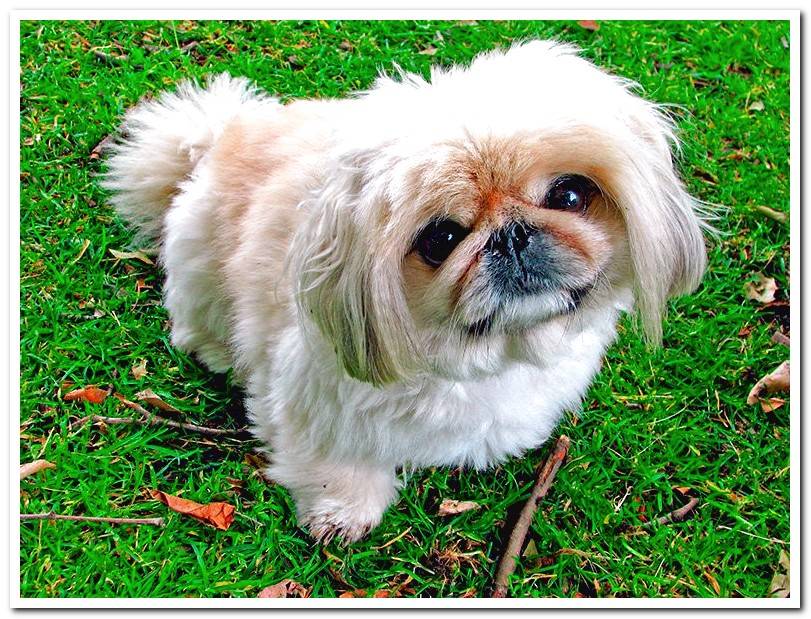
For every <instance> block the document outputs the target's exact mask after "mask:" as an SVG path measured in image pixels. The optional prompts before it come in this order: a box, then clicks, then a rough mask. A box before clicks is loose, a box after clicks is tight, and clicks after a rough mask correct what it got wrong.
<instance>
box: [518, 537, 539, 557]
mask: <svg viewBox="0 0 811 619" xmlns="http://www.w3.org/2000/svg"><path fill="white" fill-rule="evenodd" d="M521 554H522V555H523V556H525V557H534V556H535V555H537V554H538V547H537V546H536V545H535V540H534V539H531V540H529V543H528V544H527V547H526V548H524V552H522V553H521Z"/></svg>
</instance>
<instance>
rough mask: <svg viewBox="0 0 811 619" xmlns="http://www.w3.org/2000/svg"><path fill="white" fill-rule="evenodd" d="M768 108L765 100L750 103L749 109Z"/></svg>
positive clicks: (756, 110) (754, 110) (760, 109)
mask: <svg viewBox="0 0 811 619" xmlns="http://www.w3.org/2000/svg"><path fill="white" fill-rule="evenodd" d="M765 109H766V106H765V105H763V101H752V103H750V104H749V111H750V112H762V111H763V110H765Z"/></svg>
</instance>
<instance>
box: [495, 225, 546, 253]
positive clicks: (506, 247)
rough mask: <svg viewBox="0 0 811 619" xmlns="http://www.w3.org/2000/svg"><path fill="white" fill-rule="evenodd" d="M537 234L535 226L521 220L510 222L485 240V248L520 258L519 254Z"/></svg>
mask: <svg viewBox="0 0 811 619" xmlns="http://www.w3.org/2000/svg"><path fill="white" fill-rule="evenodd" d="M537 234H538V229H537V228H533V227H532V226H529V225H527V224H524V223H521V222H512V223H509V224H507V225H506V226H504V227H503V228H499V229H498V230H496V231H495V232H493V234H492V235H491V236H490V239H489V240H488V242H487V249H488V250H489V251H490V252H492V253H496V254H500V255H501V256H503V257H505V258H516V259H519V260H520V255H521V254H522V253H523V252H524V250H525V249H526V248H527V246H529V244H530V243H531V242H532V241H533V239H534V237H535V236H536V235H537Z"/></svg>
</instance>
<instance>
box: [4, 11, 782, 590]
mask: <svg viewBox="0 0 811 619" xmlns="http://www.w3.org/2000/svg"><path fill="white" fill-rule="evenodd" d="M599 26H600V27H599V29H598V30H596V31H595V30H590V29H586V28H584V27H582V26H580V25H578V24H577V23H575V22H535V21H500V22H485V21H482V22H478V23H475V22H453V21H447V22H412V21H409V22H406V21H393V22H363V21H345V22H323V21H320V22H275V23H274V22H196V23H195V22H188V21H184V22H52V21H48V22H44V21H43V22H24V23H23V24H22V25H21V32H20V39H21V50H20V53H21V74H20V81H21V88H22V95H21V107H20V109H21V119H20V123H21V125H20V127H21V136H20V140H21V143H20V149H21V178H20V184H21V211H20V218H21V221H20V227H21V239H20V288H21V289H20V304H21V324H20V328H21V341H20V347H21V368H20V379H21V391H20V407H21V418H20V433H21V440H20V455H21V460H22V461H23V462H27V461H30V460H34V459H37V458H44V459H47V460H49V461H50V462H53V463H55V464H56V468H55V469H51V470H46V471H42V472H40V473H38V474H36V475H34V476H31V477H28V478H26V479H25V480H22V481H21V482H20V483H21V493H20V510H21V512H25V513H35V512H47V511H51V510H53V511H54V512H55V513H58V514H76V515H90V516H124V517H148V516H164V518H165V519H166V525H165V526H164V527H162V528H158V527H153V526H148V525H141V526H132V525H110V524H89V523H86V522H64V521H60V522H48V521H38V522H24V523H21V526H20V550H21V553H20V554H21V556H20V571H21V581H20V593H21V596H23V597H45V596H48V597H50V596H55V597H107V596H120V597H152V596H155V597H159V596H160V597H183V596H192V597H197V596H204V597H209V596H223V597H255V596H257V595H258V593H259V591H260V590H262V589H263V588H264V587H266V586H268V585H271V584H274V583H277V582H279V581H281V580H283V579H285V578H292V579H294V580H295V581H297V582H299V583H301V584H302V585H303V586H304V587H306V588H307V589H308V590H310V594H311V595H312V596H335V595H339V594H341V593H344V592H346V591H357V590H364V591H365V592H366V594H368V595H372V594H373V592H375V591H378V590H386V591H388V592H390V594H391V595H402V596H418V597H429V596H430V597H434V596H462V595H466V596H481V595H486V594H487V592H488V591H489V589H490V586H491V584H492V580H493V575H494V572H495V569H496V565H497V561H498V558H499V556H500V554H501V549H502V546H503V544H504V541H505V538H506V536H508V535H509V528H510V526H511V523H512V522H513V520H514V517H515V514H516V511H517V510H518V509H520V507H521V505H522V504H523V502H524V500H525V499H526V497H527V496H528V494H529V490H530V488H531V486H532V482H533V479H534V476H535V468H536V467H537V466H538V464H539V463H540V462H541V460H542V459H543V457H544V454H545V453H546V448H541V449H539V450H536V451H534V452H531V453H529V454H528V455H527V457H525V458H524V459H521V460H515V461H510V462H508V463H506V464H505V465H503V466H500V467H498V468H496V469H494V470H492V471H488V472H486V473H475V472H472V471H467V470H443V469H437V470H427V471H422V472H419V473H417V474H414V475H412V476H411V477H410V479H409V480H408V483H407V487H406V490H405V491H404V492H403V494H402V497H401V498H400V500H399V502H398V503H397V504H396V505H395V506H393V507H392V508H390V510H389V511H388V512H387V514H386V516H385V518H384V520H383V523H382V524H381V526H380V527H379V528H377V529H376V530H375V531H374V532H373V533H372V535H371V536H370V537H369V538H368V539H366V540H363V541H361V542H359V543H356V544H353V545H351V546H349V547H342V546H340V545H338V544H336V543H333V544H330V545H329V546H327V547H320V546H317V545H315V544H314V543H313V542H312V541H311V540H310V539H309V538H308V536H307V535H306V533H305V532H304V531H302V530H301V529H299V528H298V527H297V525H296V520H295V516H294V511H293V504H292V502H291V500H290V497H289V496H288V493H287V492H286V491H285V490H284V489H283V488H281V487H279V486H274V485H269V484H268V483H266V482H265V481H263V479H262V478H261V476H260V475H259V474H258V472H257V470H256V468H255V459H254V458H252V457H251V453H252V448H253V447H254V445H253V444H252V443H250V442H245V441H240V440H233V439H229V438H224V437H208V436H204V435H200V434H198V433H194V432H186V431H184V430H181V429H177V428H168V427H142V426H138V425H99V424H92V423H83V424H78V425H76V424H74V425H71V422H76V420H78V419H79V418H81V417H83V416H85V415H88V414H91V413H98V414H101V415H108V416H114V417H120V416H125V415H129V414H132V411H130V410H128V409H127V408H125V407H124V406H122V404H121V402H119V401H118V400H117V399H115V398H112V397H110V398H107V400H105V401H104V402H103V403H102V404H90V403H83V402H66V401H64V399H63V395H64V394H65V393H66V392H67V391H69V390H70V389H72V388H75V387H79V386H83V385H88V384H95V385H99V386H108V385H111V386H113V387H114V389H115V390H116V391H118V392H120V393H121V394H123V395H124V396H126V397H127V398H129V399H134V398H135V394H136V393H137V392H139V391H142V390H144V389H151V390H152V391H154V392H155V393H157V394H158V395H159V396H160V397H162V398H163V399H164V400H165V401H166V402H169V403H170V404H172V405H174V406H175V407H176V408H177V409H179V410H180V411H182V413H181V414H179V415H178V414H175V415H176V416H177V417H178V418H179V419H182V420H185V421H189V422H192V423H196V424H203V425H211V426H218V425H219V426H225V427H229V428H239V427H241V426H242V425H243V424H244V417H243V416H242V415H243V413H242V408H241V393H240V391H239V390H238V389H237V388H236V387H235V386H233V385H232V384H231V382H230V380H229V378H228V377H222V376H215V375H212V374H210V373H209V372H207V371H206V370H204V369H203V368H202V367H201V366H200V365H199V364H198V363H197V362H195V360H194V359H192V358H190V357H188V356H186V355H184V354H181V353H179V352H178V351H176V350H174V349H173V348H172V347H171V346H170V344H169V338H168V328H167V320H168V316H167V313H166V312H165V310H164V309H163V308H162V307H161V304H160V290H161V283H162V274H161V272H160V270H159V269H158V268H157V267H155V266H154V265H151V264H148V263H147V262H145V261H144V259H143V256H142V257H141V258H140V259H139V257H138V256H136V257H131V258H126V257H125V258H120V257H116V256H114V255H113V254H112V253H111V250H115V251H129V250H132V249H134V248H133V246H132V245H131V241H130V238H131V236H130V233H129V232H128V231H127V229H125V227H124V226H123V225H122V223H121V222H120V221H119V220H118V219H117V218H116V217H115V214H114V213H113V211H112V210H111V208H110V207H109V206H108V205H107V201H106V196H105V194H104V192H103V191H101V190H100V189H99V187H98V183H97V178H96V175H97V174H98V172H100V171H101V169H102V162H101V160H100V159H99V158H98V157H97V156H96V155H95V154H93V150H94V147H95V146H96V145H97V144H98V143H99V142H100V141H101V140H102V139H103V138H104V137H105V136H107V135H108V134H109V133H110V132H111V131H113V130H114V128H115V127H116V125H117V122H118V118H119V117H120V115H121V114H122V113H123V112H124V111H125V110H126V109H127V108H128V107H130V106H131V105H133V104H134V103H135V102H136V101H137V100H138V99H139V97H141V96H142V95H144V94H146V93H154V92H155V91H157V90H160V89H163V88H167V87H171V86H172V85H174V84H175V83H177V82H178V81H179V80H180V79H182V78H185V77H189V76H203V75H206V74H209V73H216V72H220V71H225V70H227V71H229V72H231V73H232V74H235V75H245V76H248V77H250V78H251V79H253V80H255V81H256V82H257V83H258V84H259V85H260V86H262V87H263V88H265V89H267V90H268V91H270V92H273V93H276V94H278V95H280V96H283V97H284V98H294V97H312V96H321V97H333V96H341V95H343V94H345V93H348V92H350V91H352V90H354V89H359V88H364V87H366V86H368V85H369V84H370V82H371V81H372V80H373V79H374V77H375V75H376V74H377V72H378V70H379V69H381V68H382V69H391V68H392V66H393V64H394V63H398V64H399V65H401V66H402V67H404V68H405V69H407V70H412V71H418V72H425V71H427V69H428V67H429V66H430V65H431V64H432V63H442V64H445V63H451V62H464V61H468V60H469V59H471V58H472V57H473V56H474V55H475V54H476V53H477V52H479V51H481V50H486V49H490V48H492V47H494V46H499V45H507V44H509V43H510V42H511V41H513V40H516V39H520V38H526V37H542V38H548V37H556V38H560V39H563V40H566V41H571V42H574V43H577V44H579V45H580V46H582V47H583V48H584V54H585V55H586V56H587V57H589V58H591V59H594V60H595V61H597V62H598V63H599V64H601V65H603V66H605V67H607V68H608V69H610V70H612V71H614V72H617V73H620V74H622V75H624V76H627V77H629V78H631V79H634V80H636V81H638V82H639V83H640V84H641V85H642V87H643V88H644V90H645V93H646V96H648V97H649V98H651V99H653V100H655V101H659V102H667V103H672V104H676V105H677V106H678V107H676V108H674V112H675V113H676V114H677V115H678V117H679V119H680V125H681V128H682V137H683V140H684V147H683V153H682V156H681V160H680V168H681V170H682V173H683V176H684V178H685V181H686V183H687V185H688V186H689V187H690V189H691V190H692V191H693V192H694V194H695V195H697V196H698V197H700V198H701V199H703V200H706V201H709V202H712V203H717V204H721V205H724V206H725V207H726V210H723V211H721V215H720V218H719V220H718V221H717V222H716V226H717V227H718V228H719V229H720V231H721V232H722V235H721V236H719V237H718V238H716V239H714V240H712V241H711V242H710V249H709V256H710V259H709V264H710V266H709V271H708V273H707V275H706V278H705V280H704V282H703V285H702V286H701V288H700V289H699V290H698V291H697V292H696V293H695V294H694V295H692V296H689V297H686V298H682V299H679V300H677V301H676V302H674V303H673V304H672V305H671V308H670V312H669V315H668V318H667V320H666V322H665V325H664V343H663V346H662V348H661V349H658V350H656V351H653V352H651V351H648V350H646V348H645V345H644V343H643V342H642V341H641V337H640V335H639V333H638V332H637V331H636V330H635V329H634V328H633V324H632V321H631V320H626V321H625V322H623V324H622V325H621V337H620V340H619V342H618V343H617V344H616V345H615V346H614V347H613V348H612V349H611V351H610V353H609V355H608V358H607V360H606V363H605V364H604V367H603V369H602V371H601V373H600V374H599V376H598V378H597V380H596V383H595V384H594V386H593V388H592V389H591V391H590V392H589V394H588V397H587V398H586V400H585V403H584V405H583V410H582V411H579V412H572V413H571V414H569V415H567V417H566V421H565V423H564V424H563V425H562V426H561V428H560V432H561V433H565V434H567V435H568V436H569V437H570V438H571V440H572V448H571V452H570V458H569V460H568V462H567V463H566V464H565V466H564V467H563V469H562V470H561V471H560V473H559V475H558V478H557V480H556V481H555V483H554V485H553V488H552V490H551V492H550V494H549V495H548V497H547V498H546V499H545V501H544V502H543V503H542V505H541V507H540V509H539V511H538V513H537V515H536V517H535V520H534V523H533V526H532V528H531V531H530V542H529V544H528V547H527V550H526V551H525V553H524V556H522V558H521V561H520V565H519V567H518V569H517V570H516V573H515V576H514V578H513V581H512V583H511V589H510V594H511V595H514V596H550V597H558V596H560V597H572V596H588V597H612V596H617V597H627V596H641V597H648V596H681V597H686V596H699V597H703V596H755V597H762V596H767V595H768V592H769V584H770V581H771V580H772V577H773V575H774V574H775V572H776V571H780V570H781V568H780V567H779V557H780V553H781V550H785V551H786V552H788V542H789V540H790V536H789V505H790V501H789V434H790V431H789V430H790V425H789V403H788V402H786V404H785V405H783V406H782V407H780V408H778V409H776V410H774V411H772V412H765V411H764V410H763V409H762V408H761V407H760V406H758V405H754V406H750V405H747V404H746V396H747V394H748V392H749V390H750V388H751V387H752V385H753V384H754V383H755V381H756V380H757V379H758V378H759V377H761V376H762V375H764V374H766V373H768V372H770V371H771V370H772V369H774V368H775V367H776V366H777V365H778V364H779V363H780V362H781V361H783V360H784V359H786V358H788V352H789V351H788V348H786V347H785V346H783V345H781V344H778V343H774V342H773V341H772V335H773V334H774V333H775V331H778V330H781V329H782V331H783V333H785V334H788V328H789V325H788V307H789V306H788V303H789V296H790V293H789V270H788V262H789V227H788V224H787V223H783V222H780V221H778V220H776V219H774V218H772V217H768V216H766V215H764V214H763V213H762V212H760V211H758V210H756V209H755V207H757V206H768V207H770V208H772V209H775V210H776V211H780V212H784V213H787V212H788V210H789V157H788V150H789V53H790V50H789V44H790V43H791V44H792V45H794V44H798V42H796V41H791V42H789V24H788V22H752V21H750V22H666V21H657V22H631V21H625V22H619V21H617V22H602V23H600V24H599ZM147 260H148V255H147ZM755 274H763V275H764V276H765V277H767V278H772V279H773V280H774V281H775V283H776V285H777V293H776V300H775V301H774V302H772V303H766V304H764V303H761V302H758V301H754V300H750V299H748V298H747V296H746V293H745V285H746V284H747V282H751V281H753V279H754V277H755ZM144 362H145V364H146V365H145V369H146V374H145V375H143V376H140V372H137V371H136V372H133V368H134V367H138V366H141V367H143V364H144ZM136 376H140V378H137V377H136ZM71 385H73V386H72V387H71ZM147 489H160V490H163V491H165V492H167V493H171V494H175V495H182V496H183V497H185V498H188V499H193V500H196V501H199V502H201V503H207V502H210V501H225V502H228V503H231V504H233V505H235V506H236V508H237V515H236V519H235V521H234V524H233V525H232V526H231V528H230V529H229V530H227V531H219V530H217V529H214V528H211V527H207V526H205V525H202V524H200V523H198V522H197V521H195V520H193V519H191V518H188V517H185V516H181V515H178V514H175V513H173V512H171V511H169V510H168V509H167V508H166V507H165V506H164V505H162V504H161V503H158V502H157V501H155V500H153V499H152V498H150V497H149V496H148V494H146V490H147ZM691 497H696V498H698V499H699V500H700V503H699V505H698V507H697V508H696V510H695V511H694V512H693V514H692V517H691V518H688V519H687V520H685V521H684V522H680V523H673V524H669V525H664V526H651V527H645V526H642V525H643V523H645V522H646V521H650V520H655V519H656V518H657V517H659V516H662V515H664V514H667V513H668V512H670V511H672V510H673V509H676V508H678V507H680V506H682V505H684V504H685V503H686V502H687V501H688V500H689V499H690V498H691ZM444 498H452V499H459V500H471V501H476V502H477V503H479V504H480V509H478V510H474V511H468V512H466V513H464V514H460V515H458V516H452V517H440V516H438V515H437V514H436V512H437V506H438V504H439V503H440V502H441V500H442V499H444ZM356 595H361V594H360V593H356Z"/></svg>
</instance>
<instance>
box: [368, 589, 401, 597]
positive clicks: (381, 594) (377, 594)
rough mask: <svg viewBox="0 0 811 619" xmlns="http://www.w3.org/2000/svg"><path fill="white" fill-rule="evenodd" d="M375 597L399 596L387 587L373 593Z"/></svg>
mask: <svg viewBox="0 0 811 619" xmlns="http://www.w3.org/2000/svg"><path fill="white" fill-rule="evenodd" d="M372 597H373V598H393V597H398V596H397V594H396V593H392V592H391V591H387V590H386V589H379V590H378V591H375V592H374V593H373V594H372Z"/></svg>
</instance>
